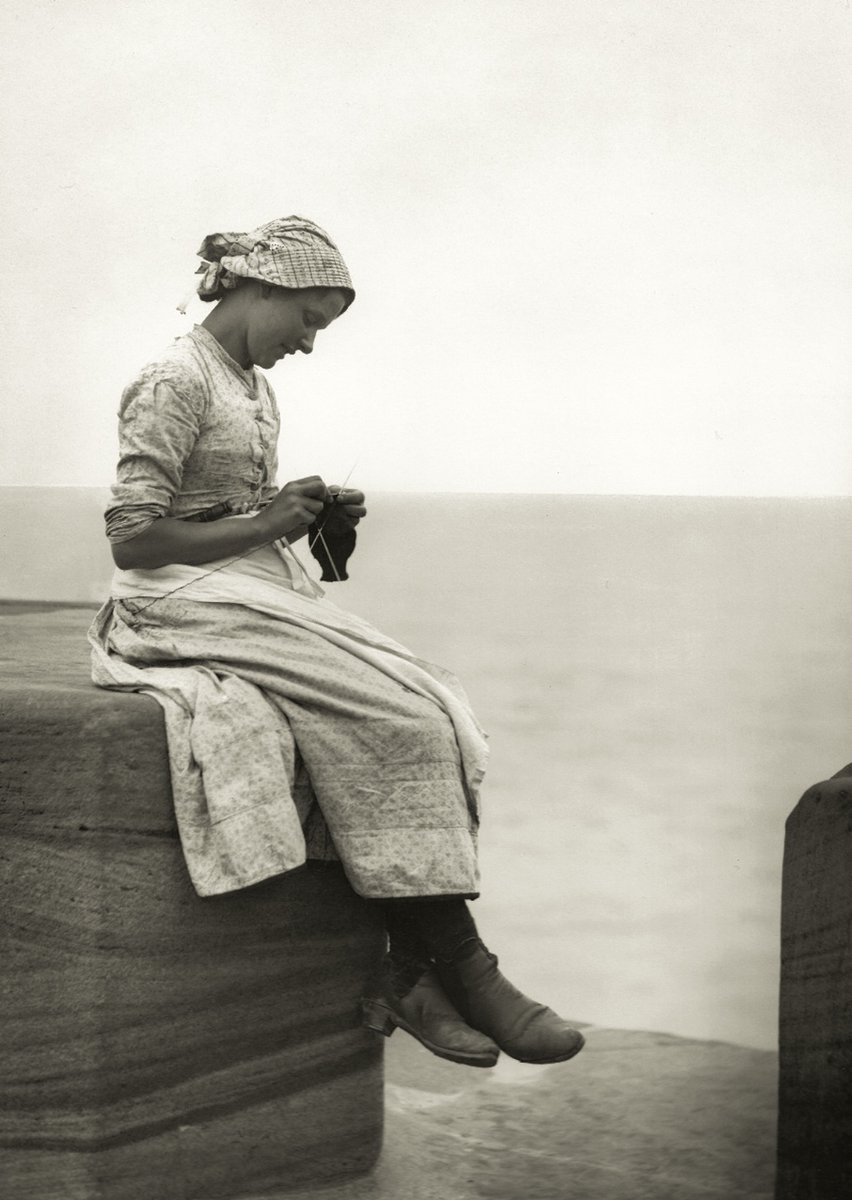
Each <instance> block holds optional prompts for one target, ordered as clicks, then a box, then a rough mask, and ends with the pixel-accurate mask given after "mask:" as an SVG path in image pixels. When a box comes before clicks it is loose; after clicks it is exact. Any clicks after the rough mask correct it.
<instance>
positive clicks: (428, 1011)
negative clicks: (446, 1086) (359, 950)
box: [361, 965, 500, 1067]
mask: <svg viewBox="0 0 852 1200" xmlns="http://www.w3.org/2000/svg"><path fill="white" fill-rule="evenodd" d="M371 991H373V992H375V993H376V994H374V995H370V996H367V997H365V998H364V999H363V1000H362V1002H361V1007H362V1014H363V1021H364V1025H366V1027H367V1028H368V1029H372V1030H375V1032H376V1033H383V1034H384V1035H385V1037H390V1036H391V1034H392V1033H393V1031H394V1030H395V1029H404V1030H405V1032H406V1033H410V1034H411V1036H412V1037H414V1038H416V1039H417V1041H418V1042H420V1044H421V1045H423V1046H425V1047H426V1049H427V1050H431V1052H432V1053H433V1054H437V1056H438V1057H439V1058H446V1059H449V1060H450V1062H457V1063H464V1064H465V1065H466V1066H469V1067H493V1066H494V1064H495V1063H496V1062H497V1059H498V1057H499V1055H500V1050H499V1047H497V1046H496V1045H495V1044H494V1042H493V1041H492V1040H491V1038H490V1037H487V1036H486V1035H485V1034H483V1033H479V1032H478V1031H477V1030H475V1029H471V1028H470V1026H468V1025H466V1024H465V1023H464V1021H463V1020H462V1018H461V1017H460V1016H459V1014H458V1013H457V1012H456V1010H455V1009H454V1008H453V1006H452V1004H451V1003H450V1001H449V1000H448V998H447V995H446V993H445V991H444V989H443V988H442V987H441V981H440V980H439V978H438V976H437V974H436V972H435V970H434V968H433V967H432V966H430V965H426V966H424V969H423V972H422V974H421V975H420V977H419V978H418V979H417V981H416V982H415V983H414V985H413V986H412V987H410V988H409V989H408V990H407V991H405V993H404V994H403V995H399V994H397V993H398V991H399V989H398V988H395V987H394V986H393V974H392V971H391V969H390V968H389V967H387V966H386V968H385V969H384V970H383V972H382V977H381V979H380V981H379V984H378V986H377V987H375V988H373V989H371Z"/></svg>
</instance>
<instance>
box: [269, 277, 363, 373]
mask: <svg viewBox="0 0 852 1200" xmlns="http://www.w3.org/2000/svg"><path fill="white" fill-rule="evenodd" d="M345 304H346V297H345V295H344V293H343V292H342V291H341V290H340V289H339V288H321V287H316V288H299V289H298V290H295V289H294V290H289V289H287V288H279V287H269V286H261V287H259V288H258V289H257V291H256V294H255V297H254V300H253V302H252V304H251V306H250V308H249V312H248V323H247V326H246V350H247V351H248V356H249V358H250V360H251V362H252V363H254V364H255V365H256V366H258V367H272V366H274V365H275V363H277V362H278V360H279V359H281V358H284V357H285V355H287V354H295V353H296V351H297V350H301V352H302V353H303V354H310V353H311V351H312V350H313V347H314V338H315V337H316V335H317V331H318V330H320V329H327V328H328V326H329V325H330V324H331V322H332V321H334V320H335V319H336V318H337V317H339V316H340V314H341V313H342V312H343V308H344V305H345Z"/></svg>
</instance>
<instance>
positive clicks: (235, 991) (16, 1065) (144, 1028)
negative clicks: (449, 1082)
mask: <svg viewBox="0 0 852 1200" xmlns="http://www.w3.org/2000/svg"><path fill="white" fill-rule="evenodd" d="M90 615H91V613H90V612H86V611H81V610H80V609H77V610H74V609H61V610H60V609H55V610H50V609H46V608H45V609H43V610H42V609H40V608H34V607H33V606H28V605H21V606H10V605H7V606H5V607H4V606H0V639H2V640H0V667H1V668H2V671H3V681H2V684H0V801H2V803H0V826H1V827H2V828H1V829H0V911H2V914H3V921H2V939H0V940H2V951H0V953H1V954H2V974H1V975H0V980H1V982H0V988H1V989H2V992H0V1023H1V1024H2V1028H0V1194H2V1195H3V1196H4V1197H5V1198H7V1200H216V1198H221V1200H236V1198H237V1197H240V1196H245V1195H252V1194H257V1193H260V1192H263V1193H269V1194H270V1195H271V1196H274V1195H278V1194H281V1195H284V1194H286V1191H287V1190H288V1189H293V1188H297V1187H304V1186H306V1185H310V1184H314V1183H320V1182H324V1181H329V1180H333V1179H341V1178H346V1177H352V1176H354V1175H357V1174H361V1173H363V1172H365V1171H366V1170H368V1169H369V1168H370V1167H371V1166H372V1165H373V1163H374V1162H375V1160H376V1158H377V1156H378V1153H379V1149H380V1144H381V1133H382V1113H383V1095H382V1093H383V1075H382V1045H381V1039H377V1038H375V1036H374V1035H371V1034H369V1033H368V1032H367V1031H366V1030H364V1029H362V1028H361V1027H360V1024H359V1011H358V999H359V996H360V993H361V990H362V988H363V984H364V981H365V979H366V977H367V976H368V975H369V974H370V972H371V971H372V970H373V969H374V967H375V965H376V963H377V961H378V959H379V957H380V956H381V953H382V948H383V933H382V930H381V927H380V923H379V920H378V917H377V914H376V913H375V912H374V910H373V909H372V908H371V907H370V906H369V905H368V904H366V903H365V902H364V901H362V900H360V899H359V898H358V897H357V896H356V895H355V893H354V892H353V891H352V889H351V888H350V887H349V884H348V883H347V881H346V879H345V877H344V875H343V873H342V871H341V869H340V868H339V866H337V865H333V864H331V865H330V864H323V865H318V864H317V865H313V864H308V866H306V867H305V868H302V869H300V870H298V871H294V872H290V873H288V874H287V875H284V876H281V877H278V878H276V879H274V880H270V881H267V882H266V883H263V884H260V885H258V886H256V887H253V888H249V889H246V890H244V891H241V892H237V893H232V894H230V895H226V896H219V897H214V898H209V899H204V900H202V899H200V898H199V897H198V896H197V895H196V894H195V892H194V891H193V889H192V887H191V884H190V883H189V879H188V876H187V874H186V869H185V867H184V864H183V858H182V854H181V850H180V845H179V841H178V838H177V831H176V827H175V822H174V815H173V811H172V805H171V793H170V786H169V775H168V763H167V759H166V754H165V738H164V731H163V721H162V715H161V711H160V709H159V706H158V705H157V704H156V703H155V702H154V701H153V700H151V699H150V698H148V697H145V696H139V695H125V694H115V693H110V692H103V691H100V690H98V689H96V688H95V687H93V686H92V685H91V684H90V683H89V680H88V667H87V662H88V653H87V647H86V642H85V630H86V626H87V624H88V620H89V618H90Z"/></svg>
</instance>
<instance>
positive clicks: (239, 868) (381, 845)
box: [90, 327, 487, 898]
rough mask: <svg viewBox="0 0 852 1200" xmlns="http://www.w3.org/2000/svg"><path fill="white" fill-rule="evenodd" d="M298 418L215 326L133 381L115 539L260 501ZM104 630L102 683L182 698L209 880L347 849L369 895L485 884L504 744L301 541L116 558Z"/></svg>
mask: <svg viewBox="0 0 852 1200" xmlns="http://www.w3.org/2000/svg"><path fill="white" fill-rule="evenodd" d="M278 431H279V416H278V410H277V406H276V403H275V397H274V395H273V393H272V390H271V388H270V387H269V384H268V383H267V381H266V380H265V378H264V377H263V376H262V375H260V374H259V373H258V372H256V371H254V370H251V371H245V370H243V369H242V368H241V367H240V366H239V364H238V363H236V362H234V361H233V360H232V359H231V358H230V357H229V355H227V354H226V352H225V351H224V349H223V348H222V347H221V345H220V344H219V343H218V342H217V341H216V339H215V338H213V337H212V336H211V335H210V334H209V333H208V332H207V331H206V330H204V329H203V328H200V327H196V328H195V329H193V330H192V331H191V332H190V333H189V334H187V335H186V336H185V337H183V338H180V339H178V341H177V342H176V343H174V345H173V346H172V347H170V349H169V350H168V351H167V352H166V354H164V355H163V356H162V357H161V358H159V359H158V360H156V361H155V362H153V363H151V364H149V365H148V366H146V367H145V368H144V369H143V370H142V372H141V373H140V375H139V377H138V378H137V379H136V380H135V381H134V382H133V383H132V384H131V385H130V387H128V388H127V389H126V391H125V393H124V396H123V397H122V403H121V409H120V458H119V465H118V474H117V481H116V484H115V487H114V489H113V501H112V503H111V504H110V506H109V508H108V509H107V512H106V522H107V534H108V536H109V537H110V539H111V540H112V541H115V542H117V541H123V540H127V539H128V538H131V537H134V536H135V535H136V534H137V533H139V532H141V531H142V530H143V529H145V528H147V527H148V526H149V525H150V524H151V523H152V521H154V520H157V519H158V518H160V517H164V516H170V517H179V518H191V517H193V516H195V515H197V514H198V513H199V512H202V511H204V510H205V509H209V508H210V507H212V506H214V505H216V504H219V503H221V502H222V501H228V503H229V505H230V507H231V510H232V511H234V512H246V513H250V512H252V511H256V510H257V508H259V507H261V506H262V505H263V504H265V503H268V501H269V500H270V499H271V498H272V497H273V496H274V495H275V493H276V491H277V487H276V483H275V472H276V443H277V437H278ZM90 641H91V644H92V664H93V678H94V681H95V682H96V683H97V684H98V685H99V686H102V687H108V688H116V689H122V690H133V691H143V692H147V693H149V694H150V695H152V696H153V697H154V698H155V699H156V700H157V701H158V702H159V703H160V705H161V706H162V708H163V710H164V715H165V721H166V732H167V739H168V746H169V759H170V768H171V775H172V789H173V793H174V802H175V811H176V815H177V820H178V827H179V830H180V834H181V841H182V845H183V849H184V855H185V858H186V862H187V866H188V869H189V872H190V875H191V878H192V880H193V883H194V885H195V888H196V890H197V891H198V892H199V894H201V895H213V894H217V893H220V892H227V891H233V890H235V889H237V888H241V887H246V886H249V885H250V884H253V883H256V882H258V881H260V880H262V879H266V878H268V877H270V876H272V875H276V874H280V873H281V872H283V871H287V870H291V869H292V868H294V867H296V866H299V865H301V864H302V863H303V862H304V861H305V858H306V857H307V856H309V855H310V856H312V857H313V856H329V854H331V853H334V854H336V855H337V856H339V858H340V860H341V862H342V864H343V867H344V869H345V870H346V873H347V875H348V877H349V879H350V882H351V883H352V885H353V887H354V888H355V890H356V891H358V892H359V893H360V894H362V895H364V896H369V897H376V898H378V897H400V896H429V895H468V896H470V895H475V894H476V892H477V889H478V880H479V876H478V866H477V853H476V838H477V830H478V824H479V806H478V792H479V785H480V783H481V780H482V776H483V774H484V770H485V763H486V759H487V748H486V743H485V737H484V734H483V733H482V731H481V729H480V728H479V726H478V724H477V723H476V719H475V717H474V716H473V714H472V712H471V711H470V707H469V705H468V703H467V699H466V697H465V695H464V692H463V690H462V689H461V686H460V685H459V683H458V681H457V680H456V679H455V677H454V676H453V675H451V674H450V673H449V672H447V671H444V670H443V669H442V668H440V667H437V666H435V665H433V664H430V663H426V662H424V661H423V660H421V659H419V658H417V657H416V656H415V655H413V654H412V653H411V652H410V651H409V650H407V649H406V648H405V647H404V646H401V645H399V643H396V642H394V641H393V640H392V639H390V638H387V637H385V636H384V635H383V634H381V633H380V632H379V631H378V630H377V629H375V628H374V627H373V626H371V625H369V623H367V622H365V621H362V620H361V619H360V618H358V617H355V616H353V615H352V614H350V613H347V612H345V611H344V610H342V609H340V608H338V607H337V606H336V605H334V604H332V603H331V602H330V601H328V600H327V599H326V598H325V597H324V595H323V594H322V592H321V590H320V589H319V587H318V586H317V584H316V583H314V581H313V580H312V579H311V578H310V577H309V576H308V575H307V573H306V572H305V571H304V568H303V567H302V565H301V564H300V562H299V560H298V558H297V557H296V556H295V554H294V553H293V552H292V550H291V549H290V548H289V547H288V546H287V545H286V544H284V545H280V544H277V543H276V544H275V545H271V546H264V547H261V548H260V549H259V550H256V551H253V552H252V553H250V554H248V555H245V556H243V557H242V558H239V559H232V560H221V561H216V562H211V563H206V564H204V565H203V566H200V567H195V566H186V565H174V566H168V567H162V568H158V569H155V570H144V571H143V570H134V571H116V574H115V578H114V581H113V588H112V596H111V597H110V599H109V600H108V601H107V602H106V604H105V605H104V606H103V608H102V609H101V611H100V612H99V614H98V616H97V617H96V619H95V622H94V624H93V626H92V629H91V631H90ZM320 814H321V819H318V818H319V817H320ZM326 830H327V831H328V833H329V834H330V839H331V841H332V843H333V851H332V850H331V849H330V847H329V845H328V838H327V837H326V834H325V831H326Z"/></svg>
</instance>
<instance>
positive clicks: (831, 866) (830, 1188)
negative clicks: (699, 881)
mask: <svg viewBox="0 0 852 1200" xmlns="http://www.w3.org/2000/svg"><path fill="white" fill-rule="evenodd" d="M779 1033H780V1039H779V1049H780V1060H779V1069H780V1078H779V1116H778V1177H777V1189H776V1197H777V1200H840V1198H841V1197H846V1196H852V765H850V766H848V767H844V768H843V770H842V771H840V772H838V774H837V775H835V776H834V777H833V778H832V779H830V780H828V781H827V782H826V783H820V784H817V785H816V786H814V787H812V788H810V789H809V790H808V791H807V792H805V794H804V796H803V797H802V799H801V800H800V801H799V804H798V805H797V807H796V808H795V810H794V811H793V813H792V814H791V815H790V817H789V819H788V821H787V832H786V839H785V847H784V874H783V895H782V916H781V997H780V1030H779Z"/></svg>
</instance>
